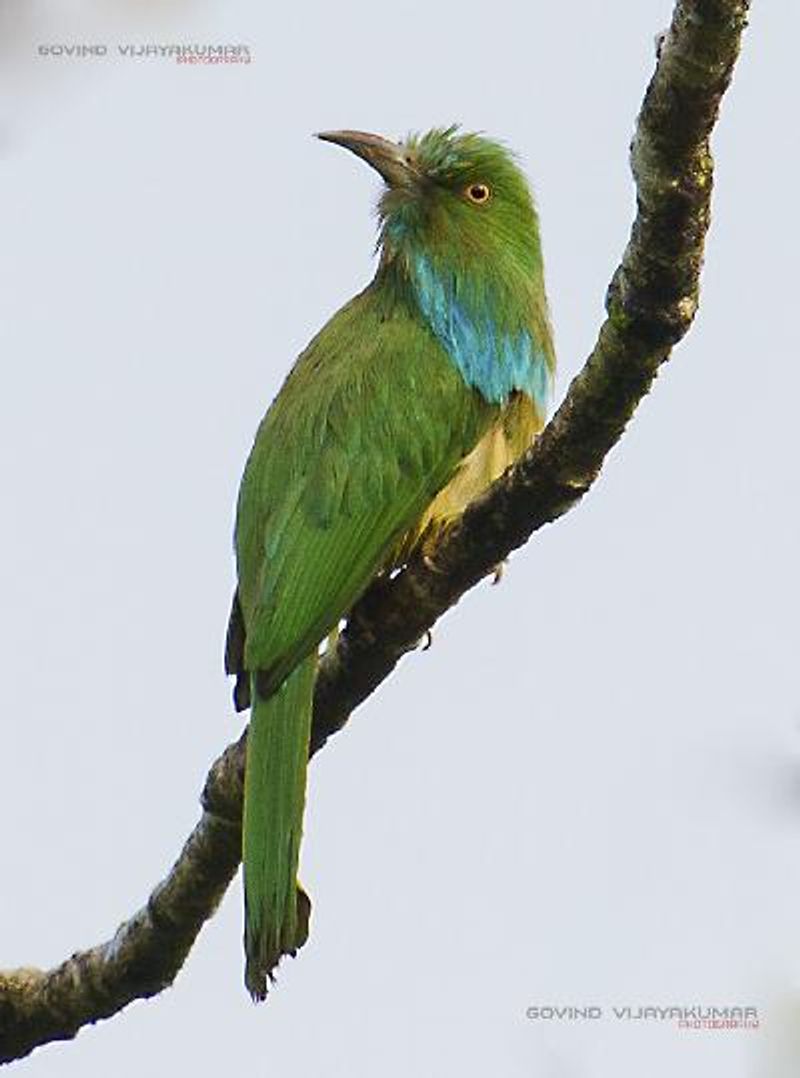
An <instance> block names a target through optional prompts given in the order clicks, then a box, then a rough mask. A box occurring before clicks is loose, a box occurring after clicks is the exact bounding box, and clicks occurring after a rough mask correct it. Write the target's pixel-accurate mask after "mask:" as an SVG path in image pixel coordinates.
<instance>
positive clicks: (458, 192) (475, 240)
mask: <svg viewBox="0 0 800 1078" xmlns="http://www.w3.org/2000/svg"><path fill="white" fill-rule="evenodd" d="M318 137H319V138H321V139H323V140H324V141H326V142H333V143H336V144H337V145H339V146H344V147H345V148H346V149H348V150H351V151H352V152H353V153H354V154H356V155H357V156H358V157H361V158H362V159H363V160H364V161H366V162H367V163H368V164H370V165H371V166H372V167H373V168H374V169H376V171H377V172H379V173H380V175H381V176H382V177H383V180H384V181H385V183H386V189H385V191H384V192H383V194H382V196H381V199H380V202H379V206H378V209H379V214H380V218H381V222H382V227H381V234H380V241H379V242H380V244H381V246H382V247H383V252H384V258H385V259H392V260H393V259H399V260H400V261H407V260H409V259H412V258H413V257H414V256H415V255H416V254H417V253H419V252H424V253H425V254H426V255H427V256H428V257H429V258H431V259H432V260H433V261H434V262H440V261H444V262H445V263H448V264H449V266H450V268H452V270H453V271H454V272H455V273H456V274H458V273H459V270H463V271H466V272H467V273H469V272H470V271H474V270H475V269H476V268H477V266H478V265H483V266H484V267H488V266H492V267H494V269H495V271H502V272H503V273H504V274H506V275H508V274H511V275H512V276H516V275H517V274H522V275H524V276H530V275H536V274H540V273H541V255H540V251H539V233H538V221H537V217H536V211H535V208H534V205H533V200H532V198H531V194H530V190H529V188H528V184H527V182H526V179H525V176H524V174H523V173H522V171H521V170H520V168H519V167H518V165H517V163H516V161H515V160H514V157H513V156H512V154H511V153H510V152H509V150H507V149H506V148H505V147H504V146H503V145H501V144H500V143H498V142H494V141H492V140H490V139H488V138H485V137H483V136H482V135H477V134H462V133H459V131H458V128H457V127H448V128H435V129H434V130H432V131H428V132H427V134H424V135H411V136H409V137H408V138H406V139H405V140H404V141H402V142H391V141H390V140H388V139H385V138H382V137H381V136H379V135H370V134H367V133H365V132H363V131H325V132H322V133H320V135H319V136H318Z"/></svg>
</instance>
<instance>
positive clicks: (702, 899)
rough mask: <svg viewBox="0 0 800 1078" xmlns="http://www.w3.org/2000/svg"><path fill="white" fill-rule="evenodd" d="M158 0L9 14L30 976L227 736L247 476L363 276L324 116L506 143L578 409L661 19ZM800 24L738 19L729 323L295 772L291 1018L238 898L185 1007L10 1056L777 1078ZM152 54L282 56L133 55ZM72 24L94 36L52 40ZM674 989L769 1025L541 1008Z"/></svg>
mask: <svg viewBox="0 0 800 1078" xmlns="http://www.w3.org/2000/svg"><path fill="white" fill-rule="evenodd" d="M148 7H149V8H151V10H148ZM148 7H145V8H144V10H143V6H140V5H134V4H132V3H123V2H121V0H118V2H116V3H111V2H108V0H107V2H106V3H104V4H99V3H90V2H89V0H73V2H72V3H70V4H69V5H65V4H64V3H63V2H60V3H56V2H55V0H50V2H43V0H41V2H39V3H22V2H21V0H20V2H11V0H5V2H3V3H2V4H0V70H2V74H0V165H1V166H2V167H0V189H1V190H0V207H2V209H0V213H1V214H2V221H1V222H0V229H1V230H2V237H3V242H2V246H1V247H0V273H1V274H2V278H1V279H0V305H2V317H1V318H0V347H1V348H2V355H3V357H4V358H3V363H4V368H3V369H4V371H5V377H4V379H3V391H2V394H0V488H1V489H2V491H3V505H4V512H3V520H4V522H5V526H4V527H3V529H2V535H0V547H1V548H2V558H0V594H2V603H0V652H1V653H2V655H3V663H4V668H5V677H4V678H3V681H2V687H1V688H0V693H1V694H2V695H1V697H0V711H2V714H3V716H4V722H3V732H2V741H1V742H0V761H2V762H1V764H0V766H1V767H2V781H1V782H0V821H2V822H0V841H1V842H2V848H3V888H2V894H1V895H0V963H1V964H2V965H4V966H14V965H19V964H35V965H42V966H50V965H52V964H54V963H57V962H59V961H60V960H61V959H63V958H64V957H66V956H67V955H68V954H69V953H70V952H71V951H73V950H75V949H77V948H80V947H84V946H87V945H91V944H93V943H96V942H98V941H100V940H102V939H105V938H107V937H108V936H109V935H111V934H112V933H113V931H114V929H115V927H116V925H117V924H118V923H119V921H121V920H122V919H124V918H125V917H127V916H128V915H129V914H131V913H132V912H133V910H134V909H135V908H136V907H137V906H138V905H140V904H141V903H142V901H143V900H144V899H145V898H146V896H147V894H148V892H149V891H150V889H151V887H152V886H153V884H154V883H155V882H156V881H157V880H158V879H159V878H160V877H161V876H162V875H163V874H164V873H165V872H166V871H167V869H168V868H169V866H170V864H171V862H172V860H173V858H174V856H175V855H176V854H177V852H178V850H179V848H180V845H181V843H182V841H183V839H184V838H185V836H186V834H187V832H188V831H189V829H190V827H191V826H192V825H193V823H194V821H195V819H196V817H197V814H198V805H197V797H198V793H199V791H200V788H201V785H202V781H203V777H204V775H205V773H206V770H207V767H208V765H209V763H210V761H211V760H212V759H213V758H214V757H215V756H216V755H217V753H218V752H219V751H220V750H221V748H222V747H223V746H224V745H225V744H226V743H227V741H229V740H230V739H231V738H233V737H234V736H236V734H237V733H238V731H239V729H240V728H241V719H240V718H237V717H236V716H234V714H233V712H232V709H231V706H230V702H229V694H230V686H229V685H228V684H227V683H226V681H225V679H224V677H223V675H222V669H221V661H222V660H221V652H222V643H223V635H224V630H225V620H226V616H227V611H228V603H229V598H230V592H231V587H232V581H233V563H232V556H231V527H232V517H233V506H234V500H235V496H236V489H237V484H238V481H239V476H240V474H241V469H242V466H243V463H244V459H245V456H246V453H247V451H248V449H249V446H250V443H251V439H252V436H253V433H254V431H255V427H256V424H257V422H258V419H259V418H260V416H261V414H262V412H263V411H264V409H265V407H266V405H267V404H268V402H269V400H270V398H271V397H272V395H273V394H274V392H275V391H276V389H277V387H278V385H279V384H280V381H281V379H282V378H283V376H284V374H285V372H286V370H287V369H288V367H289V365H290V364H291V362H292V360H293V358H294V356H295V355H296V354H297V352H298V351H299V350H300V348H302V346H303V345H304V344H305V343H306V341H307V340H308V338H309V337H310V335H311V334H312V333H313V332H315V331H316V330H317V329H318V328H319V326H320V325H321V324H322V322H323V321H324V320H325V319H326V318H327V317H328V316H329V315H330V314H331V313H332V312H333V311H334V310H335V308H336V307H337V306H338V305H339V304H340V303H342V302H343V301H344V300H345V299H347V298H348V297H349V296H350V295H352V294H353V293H354V292H355V291H356V290H357V289H359V288H360V287H361V286H362V285H363V284H364V283H365V281H366V280H367V279H368V278H369V276H370V275H371V272H372V267H373V263H372V246H373V227H374V223H373V221H372V219H371V215H370V209H371V204H372V203H373V201H374V198H375V195H376V193H377V184H376V181H375V178H374V177H373V176H372V175H371V174H370V173H369V170H367V169H366V168H365V167H364V166H362V165H361V164H360V163H359V162H357V161H355V160H353V159H352V158H351V157H349V156H348V155H346V154H345V153H343V152H342V151H339V150H337V149H335V148H332V147H330V146H324V145H321V144H319V143H316V142H315V141H314V140H312V139H311V138H310V137H309V136H310V133H311V132H312V131H315V130H319V129H323V128H329V127H358V128H364V129H368V130H375V131H378V132H381V133H384V134H387V135H399V134H402V133H404V132H406V131H407V130H409V129H424V128H427V127H429V126H432V125H434V124H441V123H449V122H451V121H454V120H459V121H461V122H463V124H464V125H465V126H466V127H467V128H478V129H484V130H486V131H487V132H490V133H491V134H493V135H497V136H500V137H502V138H504V139H505V140H506V141H507V142H508V143H509V144H510V145H512V146H513V147H514V148H515V149H516V150H518V151H519V153H520V154H521V156H522V158H523V160H524V162H525V166H526V168H527V169H528V171H529V173H530V175H531V177H532V179H533V182H534V185H535V188H536V191H537V193H538V198H539V203H540V209H541V213H542V218H543V230H544V242H545V251H546V256H547V267H548V286H549V292H550V296H551V303H552V310H553V319H554V323H555V327H556V334H557V343H558V350H559V357H560V364H561V375H560V380H559V383H558V394H559V396H560V395H562V394H563V392H564V389H565V387H566V385H567V384H568V382H569V379H570V378H571V377H572V376H573V375H574V373H575V372H576V371H577V370H578V368H579V367H580V365H581V363H582V362H583V360H584V358H585V356H586V354H587V352H588V350H589V348H590V347H591V345H592V343H593V340H594V336H595V333H596V330H597V327H598V325H599V321H600V319H601V317H602V302H603V296H604V292H605V288H606V285H607V283H608V279H609V277H610V274H611V272H612V270H613V268H614V266H615V265H616V262H617V260H618V257H619V255H620V252H621V250H622V247H623V244H624V242H625V240H626V237H627V233H628V228H629V225H630V220H631V213H632V206H633V198H632V185H631V180H630V177H629V174H628V167H627V146H628V141H629V137H630V133H631V130H632V124H633V120H634V116H635V113H636V111H637V109H638V106H639V103H640V100H641V96H642V92H643V90H644V87H645V84H646V81H647V78H648V77H649V74H650V71H651V69H652V65H653V38H654V35H655V33H656V32H657V31H658V30H660V29H662V28H663V27H664V26H665V25H666V24H667V22H668V19H669V14H670V10H671V3H670V2H669V0H637V3H635V4H631V3H629V4H607V3H597V2H596V3H592V2H590V0H579V2H577V3H573V4H555V5H554V4H549V3H548V4H544V3H534V4H530V3H522V2H521V0H520V2H513V3H512V2H504V0H500V2H498V3H492V4H488V5H487V4H485V3H476V2H474V0H460V2H455V0H443V2H441V3H438V4H432V3H425V4H422V3H408V4H400V5H397V4H395V5H383V6H380V5H378V6H376V5H375V4H373V3H367V2H365V0H359V2H345V3H344V4H332V5H331V4H323V3H321V2H316V3H309V2H307V0H295V2H294V3H292V4H289V5H282V6H279V7H275V6H273V7H272V8H271V9H269V8H268V6H267V5H264V4H262V3H256V2H255V0H227V2H226V3H225V4H222V3H219V2H218V0H206V2H204V3H199V2H198V3H192V2H190V0H185V2H182V3H181V2H177V0H176V2H174V3H171V4H169V5H166V4H165V5H159V6H158V7H157V6H156V5H150V6H148ZM798 40H800V8H798V6H797V4H796V3H794V2H793V0H771V2H769V3H755V5H754V13H753V19H752V27H751V29H750V32H749V34H748V36H747V39H746V47H745V54H744V57H743V59H742V62H741V65H740V68H739V70H738V73H737V77H736V80H735V84H734V86H733V88H732V90H731V92H730V94H729V96H728V97H727V98H726V101H725V105H724V113H723V118H722V123H721V125H720V127H719V129H718V133H717V136H716V138H715V149H716V156H717V165H718V172H717V189H716V198H715V206H714V224H713V230H712V234H711V238H710V242H709V247H708V257H707V263H706V272H705V278H704V289H703V297H702V306H701V310H700V315H699V318H698V321H697V324H696V326H695V328H694V330H693V331H692V333H691V335H690V337H689V338H688V339H687V341H686V342H685V343H684V344H683V345H682V346H681V347H680V348H679V349H678V350H677V351H676V354H675V356H674V359H673V361H672V362H671V363H670V364H669V366H668V367H667V368H666V370H665V371H664V372H663V374H662V375H661V377H660V378H659V380H658V384H657V385H656V387H655V390H654V392H653V394H652V395H651V397H650V398H649V399H648V400H647V401H646V402H645V404H644V405H643V406H642V408H641V409H640V411H639V412H638V414H637V416H636V419H635V420H634V422H633V423H632V425H631V427H630V429H629V431H628V433H627V435H626V436H625V438H624V440H623V442H622V443H621V445H620V446H619V447H618V448H617V450H616V451H615V452H614V454H613V457H612V459H611V460H610V461H609V463H608V466H607V468H606V470H605V472H604V474H603V476H602V478H601V480H600V481H599V482H598V483H597V485H596V486H595V488H594V490H593V491H592V493H591V494H590V495H589V497H588V498H587V499H586V501H585V503H584V504H583V505H582V506H581V507H580V508H579V509H578V510H577V511H575V512H574V513H572V514H570V515H569V516H568V517H567V518H565V519H564V520H562V521H561V522H559V523H558V524H556V525H554V526H552V527H550V528H548V529H546V530H545V531H544V532H542V533H540V534H539V535H538V536H537V537H536V539H535V541H534V542H533V543H531V544H530V546H529V547H528V548H527V549H526V550H524V551H522V552H520V553H519V554H517V555H516V556H515V557H514V558H513V560H512V563H511V566H510V569H509V571H508V573H507V575H506V578H505V580H504V581H503V584H502V586H501V587H499V588H491V587H488V586H482V587H480V588H479V589H477V590H476V591H475V592H474V593H473V594H471V595H470V596H469V597H468V598H467V599H466V600H465V601H464V602H463V603H462V604H461V606H460V607H459V608H458V610H456V611H455V612H454V613H452V614H451V615H450V616H448V617H447V619H446V620H445V621H444V622H443V624H441V625H440V626H439V628H438V631H437V633H436V636H435V642H434V647H433V649H432V650H431V651H429V652H426V653H425V654H416V655H414V656H412V657H410V658H408V659H406V660H405V661H404V663H403V664H402V666H401V669H400V670H399V671H398V672H397V674H396V676H395V677H394V678H392V680H391V681H390V682H389V683H388V684H386V685H385V686H384V687H383V688H382V689H381V690H380V692H379V693H378V694H376V696H374V697H373V698H372V699H371V700H370V701H369V702H368V704H367V705H366V706H365V707H364V708H363V709H362V710H361V711H360V712H359V713H358V714H357V716H356V717H355V718H354V719H353V722H352V724H351V726H350V728H349V729H348V730H347V731H346V732H344V733H343V734H341V735H340V736H339V737H337V738H336V740H335V741H334V742H333V743H332V744H331V745H330V746H329V747H328V748H327V749H326V751H325V752H324V753H323V754H322V755H321V756H320V757H319V758H318V759H317V760H316V761H315V763H314V764H313V766H312V769H311V773H310V793H309V808H308V813H307V838H306V841H305V845H304V850H303V871H302V876H303V879H304V882H305V884H306V886H307V887H308V889H309V891H310V893H311V895H312V897H313V899H314V903H315V906H314V909H315V913H314V921H313V933H312V938H311V941H310V942H309V944H308V946H307V947H306V948H305V949H304V950H303V952H302V953H301V956H300V957H299V958H298V959H297V960H296V961H295V962H291V963H289V964H288V965H287V966H286V968H285V970H283V972H282V975H281V977H280V983H279V986H278V988H277V989H276V991H275V992H274V994H273V996H272V997H271V998H270V1000H269V1002H268V1003H267V1005H266V1006H265V1007H263V1008H255V1007H253V1006H252V1005H251V1003H250V1001H249V999H248V997H247V996H246V994H245V992H244V989H243V987H242V956H241V944H240V937H241V908H240V907H241V890H240V884H239V881H238V880H237V882H236V885H235V886H234V887H232V889H231V891H230V893H229V895H228V897H227V898H226V900H225V902H224V904H223V906H222V908H221V910H220V911H219V914H218V915H217V917H216V918H215V919H214V920H213V921H212V922H211V923H210V924H209V925H208V926H207V927H206V928H205V929H204V931H203V933H202V935H201V937H200V939H199V942H198V944H197V946H196V948H195V950H194V951H193V953H192V955H191V956H190V959H189V961H188V962H187V964H186V966H185V968H184V971H183V972H182V973H181V975H180V976H179V978H178V980H177V982H176V984H175V986H174V987H173V988H172V990H170V991H168V992H166V993H165V994H163V995H162V996H160V997H158V998H156V999H155V1000H153V1001H150V1002H147V1003H141V1002H140V1003H136V1004H134V1005H133V1006H132V1007H130V1008H129V1009H128V1010H127V1011H125V1012H124V1013H123V1014H122V1015H120V1016H118V1017H116V1018H115V1019H113V1020H111V1021H108V1022H104V1023H102V1024H101V1025H99V1026H98V1027H96V1028H93V1029H88V1030H84V1031H83V1032H82V1033H80V1035H79V1036H78V1038H77V1040H76V1041H75V1042H73V1043H71V1044H67V1045H52V1046H49V1047H45V1048H43V1049H40V1050H38V1051H37V1052H36V1053H35V1054H34V1055H33V1056H32V1057H31V1058H30V1059H29V1060H27V1061H26V1062H23V1063H21V1064H19V1065H18V1066H17V1070H18V1072H19V1074H20V1075H26V1076H28V1078H40V1076H42V1078H50V1076H53V1075H59V1076H62V1075H63V1076H66V1078H73V1076H74V1078H78V1076H80V1078H100V1076H103V1078H105V1076H108V1075H112V1076H114V1078H133V1076H139V1075H141V1074H166V1073H180V1074H183V1073H191V1074H193V1075H195V1076H197V1078H205V1076H212V1075H217V1074H219V1073H220V1072H221V1071H222V1070H224V1071H227V1072H230V1073H241V1074H248V1075H252V1076H256V1078H262V1076H263V1078H266V1076H267V1075H269V1076H272V1075H280V1076H281V1078H306V1076H315V1075H323V1074H324V1075H325V1076H326V1078H368V1076H369V1078H372V1076H374V1075H381V1076H382V1078H400V1076H406V1075H409V1074H414V1075H420V1076H427V1075H451V1074H452V1075H455V1074H458V1075H459V1076H462V1078H483V1076H485V1075H487V1074H497V1075H500V1076H503V1078H505V1076H508V1078H523V1076H536V1078H619V1076H620V1075H633V1074H638V1073H646V1074H647V1075H648V1076H649V1078H673V1076H674V1075H675V1074H676V1073H680V1074H681V1075H682V1078H716V1076H720V1078H723V1076H724V1078H789V1076H790V1075H791V1076H795V1075H796V1073H797V1066H798V1058H800V1033H798V1029H800V982H799V980H798V974H799V973H800V965H799V964H798V962H799V959H800V923H798V922H799V921H800V914H799V913H798V911H799V910H800V902H798V891H799V890H800V862H799V860H798V827H799V826H800V691H799V689H800V686H799V685H798V680H799V678H798V672H797V652H798V613H797V611H798V600H799V599H800V594H798V591H799V589H798V583H797V549H798V532H799V531H800V513H798V505H797V464H796V461H797V433H796V412H797V403H796V401H797V397H798V392H799V391H800V375H798V366H797V362H796V357H797V341H796V328H795V324H796V306H797V300H796V295H795V289H796V277H797V270H796V256H795V252H796V250H797V241H798V235H797V224H796V204H797V190H798V186H799V185H800V155H799V153H798V144H797V138H796V133H795V127H796V124H795V120H794V118H793V113H790V109H789V102H788V98H787V95H788V94H789V93H790V92H791V87H792V85H793V81H792V80H793V76H792V74H791V72H792V71H793V70H794V67H795V64H796V56H795V52H796V46H797V41H798ZM147 41H152V42H155V43H170V42H180V43H184V42H193V41H197V42H206V41H210V42H212V43H216V42H220V43H234V44H238V43H244V44H247V45H249V46H250V48H251V50H252V55H253V63H252V64H250V65H249V66H231V67H225V68H222V67H218V68H201V67H197V68H193V67H183V66H178V65H177V64H176V63H174V62H172V61H169V60H156V59H152V60H141V61H135V60H131V59H122V58H117V57H115V56H114V55H113V53H114V51H115V50H116V47H117V45H118V44H125V43H142V42H147ZM70 42H73V43H105V44H107V45H108V46H109V56H108V57H106V58H105V59H84V60H70V59H66V58H63V59H55V58H43V57H40V56H38V55H37V51H36V50H37V46H38V45H39V44H57V43H70ZM650 1003H652V1004H658V1005H662V1006H663V1005H667V1004H670V1003H677V1004H692V1003H698V1004H701V1005H718V1006H723V1005H732V1004H741V1005H754V1006H758V1007H759V1008H760V1010H761V1015H762V1025H761V1029H760V1030H759V1031H755V1032H751V1031H745V1032H727V1033H715V1032H682V1031H679V1030H677V1029H676V1028H675V1027H674V1025H672V1024H660V1025H659V1024H652V1023H651V1024H646V1025H645V1024H643V1023H638V1024H636V1023H633V1022H624V1021H620V1020H615V1019H613V1017H606V1018H604V1019H603V1020H600V1021H595V1022H583V1023H574V1022H573V1023H570V1022H555V1021H550V1022H544V1021H540V1022H533V1021H530V1020H528V1019H526V1016H525V1012H526V1009H527V1008H528V1007H530V1006H537V1005H539V1006H542V1005H546V1004H561V1005H563V1004H573V1005H578V1006H581V1005H582V1006H589V1005H596V1006H601V1007H603V1008H605V1009H606V1012H607V1014H609V1015H610V1014H611V1008H612V1007H614V1006H617V1007H622V1006H632V1007H638V1006H639V1005H645V1004H650Z"/></svg>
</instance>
